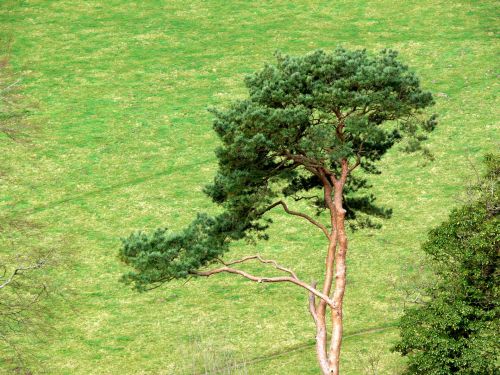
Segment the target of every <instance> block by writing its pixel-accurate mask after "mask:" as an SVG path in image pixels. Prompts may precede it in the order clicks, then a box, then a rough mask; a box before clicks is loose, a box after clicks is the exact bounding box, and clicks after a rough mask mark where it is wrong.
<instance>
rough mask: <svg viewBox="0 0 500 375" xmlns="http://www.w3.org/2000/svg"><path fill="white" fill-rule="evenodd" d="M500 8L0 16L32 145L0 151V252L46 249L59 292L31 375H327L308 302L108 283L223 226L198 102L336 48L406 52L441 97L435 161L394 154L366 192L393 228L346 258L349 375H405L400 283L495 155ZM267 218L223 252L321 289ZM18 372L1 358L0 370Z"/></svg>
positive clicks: (236, 287)
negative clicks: (254, 259) (236, 367)
mask: <svg viewBox="0 0 500 375" xmlns="http://www.w3.org/2000/svg"><path fill="white" fill-rule="evenodd" d="M497 4H498V2H495V1H437V0H432V1H431V0H421V1H383V0H380V1H363V0H360V1H355V2H354V1H326V2H312V1H294V2H287V1H272V2H253V3H252V2H245V1H144V2H131V1H111V0H110V1H85V2H83V1H14V0H6V1H2V2H1V3H0V37H1V38H2V40H3V41H5V40H7V39H9V38H13V45H12V50H11V64H12V66H13V68H14V70H15V71H16V72H17V74H18V75H19V76H20V77H21V78H22V79H23V81H22V82H23V88H22V90H23V95H24V97H25V99H26V102H27V103H30V108H31V115H30V117H29V123H30V124H31V125H32V129H33V130H32V131H30V132H28V133H27V134H26V135H25V136H26V138H27V139H25V140H20V141H16V142H13V141H11V140H10V139H8V138H6V137H4V138H2V137H1V136H0V151H1V153H0V168H2V170H3V171H4V173H5V174H4V175H3V176H2V179H1V180H0V218H1V220H2V221H3V223H4V225H3V226H2V228H3V232H1V233H0V251H1V252H5V253H7V252H11V253H13V252H30V251H33V250H34V249H37V250H41V251H49V252H50V253H51V254H52V255H53V257H52V265H51V267H50V268H49V269H48V270H47V271H48V272H49V276H50V278H51V279H52V280H53V281H52V284H53V287H54V288H55V289H56V290H57V292H58V296H57V297H54V298H52V299H51V300H50V301H53V302H51V303H50V306H49V307H50V311H51V315H50V317H49V318H48V319H50V324H51V327H52V328H51V329H50V330H48V331H47V332H42V333H41V335H40V338H39V339H32V340H27V339H19V340H20V341H19V345H21V347H22V348H24V350H25V351H27V352H29V353H30V354H31V355H30V356H29V358H28V359H27V365H28V366H29V368H31V369H32V371H33V373H34V374H38V373H47V374H54V375H58V374H82V375H83V374H123V375H125V374H155V375H156V374H168V375H181V374H197V373H200V374H201V373H203V372H204V366H205V364H207V363H209V362H210V363H212V364H214V363H216V364H221V365H222V364H224V363H226V364H227V363H235V362H240V361H248V362H249V363H248V364H247V365H245V366H244V368H241V369H240V373H246V374H262V375H264V374H266V375H272V374H291V375H295V374H297V375H298V374H317V373H318V369H317V366H316V361H315V355H314V349H313V347H312V346H310V345H309V346H307V344H309V343H311V342H312V340H313V338H314V324H313V322H312V320H311V318H310V316H309V314H308V311H307V296H306V295H305V293H304V292H303V291H302V290H300V289H299V288H296V287H293V286H284V285H255V284H253V283H250V282H247V281H245V280H241V279H238V278H236V277H234V276H233V277H232V276H220V277H214V278H210V279H208V280H207V279H204V280H197V281H191V282H189V283H188V284H187V285H182V284H181V283H172V284H170V285H168V286H165V287H163V288H160V289H156V290H154V291H151V292H148V293H145V294H138V293H136V292H134V291H132V290H130V288H128V287H126V286H124V285H123V284H122V283H120V282H119V277H120V275H121V274H122V273H123V272H125V271H126V268H125V267H124V266H123V265H122V264H120V263H119V261H118V259H117V252H118V248H119V246H120V237H123V236H126V235H128V234H129V233H130V232H131V231H133V230H135V229H140V228H144V229H151V228H155V227H158V226H162V225H168V226H169V227H172V228H174V229H175V228H181V227H182V226H183V225H185V224H187V223H188V222H189V221H190V220H191V219H192V218H193V216H194V215H195V213H196V212H197V211H200V210H203V211H209V212H210V211H212V212H213V211H214V209H215V208H214V207H213V205H212V204H211V203H210V202H208V200H207V199H206V198H205V196H204V194H203V193H202V187H203V185H204V184H206V183H208V182H209V181H210V180H211V178H212V176H213V174H214V172H215V168H216V164H215V156H214V153H213V150H214V148H215V146H216V144H217V140H216V137H215V134H214V133H213V132H212V130H211V116H210V114H209V113H208V112H207V111H206V108H207V107H208V106H210V105H217V106H223V105H224V104H226V103H227V102H228V101H229V100H231V99H234V98H238V97H241V96H242V95H244V94H245V91H244V87H243V82H242V79H243V77H244V75H245V74H246V73H248V72H251V71H253V70H255V69H258V68H259V67H261V66H262V65H263V64H264V63H265V62H267V61H271V60H272V59H273V52H274V51H275V50H276V49H280V50H281V51H283V52H285V53H290V54H303V53H306V52H308V51H311V50H313V49H316V48H323V49H327V50H331V49H334V48H335V47H336V46H339V45H342V46H345V47H348V48H367V49H368V50H370V51H377V50H379V49H382V48H384V47H390V48H393V49H397V50H399V51H400V53H401V57H402V59H403V60H404V61H405V62H406V63H408V64H409V65H411V66H412V67H413V68H415V70H416V71H417V72H418V73H419V75H420V76H421V77H422V83H423V86H424V87H425V88H427V89H429V90H431V91H432V92H433V93H435V94H436V101H437V105H436V106H435V107H434V110H435V111H436V112H437V113H438V114H439V121H440V123H439V127H438V128H437V129H436V131H435V132H434V133H433V134H432V136H431V138H430V140H429V142H428V143H427V145H428V146H429V148H430V149H431V151H432V152H433V153H434V155H435V161H434V162H433V163H431V164H429V165H424V164H425V163H423V160H422V159H419V158H416V157H415V156H410V155H408V156H404V155H403V156H401V154H399V153H397V152H395V150H393V151H394V152H391V153H389V155H387V157H385V158H384V160H383V161H382V163H381V166H382V170H383V174H382V175H379V176H375V177H373V178H372V179H371V180H372V182H373V184H374V189H375V192H376V194H378V196H379V201H380V202H381V203H384V204H387V205H389V206H390V207H392V208H393V209H394V215H393V218H392V219H391V220H389V221H387V222H385V224H384V227H383V228H382V229H381V230H378V231H359V232H356V233H354V234H352V235H351V238H352V239H351V242H350V253H349V255H348V258H349V259H348V266H349V269H348V272H349V275H348V291H347V294H346V302H345V310H346V311H345V317H346V318H345V332H346V339H345V346H344V352H343V367H342V369H343V372H344V374H346V375H351V374H365V373H366V374H371V372H368V370H367V368H368V367H369V365H370V363H371V362H374V361H375V362H377V366H378V370H379V372H378V373H379V374H397V373H398V372H399V371H400V370H401V368H403V366H404V361H403V360H402V359H401V358H399V356H398V355H397V354H394V353H391V352H390V351H389V348H390V347H391V345H392V344H393V343H394V341H395V340H396V339H397V329H396V328H395V327H394V325H395V324H396V322H397V318H398V316H399V314H400V313H401V310H402V306H403V295H402V293H400V291H399V290H398V286H400V285H403V284H408V283H409V282H410V280H412V279H414V278H417V279H418V275H419V271H418V269H417V268H416V267H415V264H417V262H418V261H419V260H420V259H421V258H422V252H421V251H420V249H419V243H420V242H421V241H422V240H423V239H424V238H425V234H426V231H427V230H428V229H430V228H431V227H432V226H435V225H436V224H438V223H439V222H440V221H442V220H443V219H444V218H445V217H446V216H447V213H448V212H449V210H450V208H451V207H453V206H454V205H456V204H457V203H458V201H457V196H458V194H459V193H461V192H462V191H463V190H464V187H465V186H466V184H467V183H468V181H469V180H470V179H471V178H474V176H475V173H476V172H475V170H474V167H473V166H474V165H478V161H479V160H480V159H481V157H482V155H483V154H484V153H485V152H488V151H492V150H494V149H495V148H497V147H498V140H499V135H498V129H499V127H498V121H497V120H498V115H499V111H498V108H499V103H498V79H497V77H498V64H496V61H497V60H498V41H497V35H498V21H497V19H498V15H499V9H498V6H497ZM478 168H480V167H478ZM274 215H275V218H276V224H275V225H274V227H273V229H272V231H271V240H270V241H269V242H267V243H260V244H258V245H257V246H256V249H254V248H250V247H253V246H247V245H244V244H242V245H241V246H238V247H236V248H235V249H234V252H233V254H232V256H233V257H237V256H239V255H243V254H246V253H256V252H259V253H261V254H262V255H265V256H269V257H273V258H275V259H278V260H279V261H280V262H281V263H283V264H285V265H288V266H293V268H294V269H295V270H296V272H297V273H299V275H301V276H302V278H303V279H304V280H310V279H312V278H313V277H315V278H317V277H318V276H320V275H321V273H322V271H321V270H322V265H323V256H324V253H325V246H326V244H324V243H323V239H322V237H321V235H320V234H318V233H317V232H316V231H315V230H314V229H312V228H309V226H308V225H307V223H303V222H301V221H297V220H293V219H291V218H289V217H287V216H285V215H284V214H283V215H281V214H280V213H279V212H275V213H274ZM20 223H24V224H23V225H21V224H20ZM379 328H380V329H379ZM382 328H383V329H382ZM363 331H367V332H366V333H364V334H356V333H360V332H363ZM291 349H295V350H292V351H290V350H291ZM4 353H5V355H4ZM270 355H271V356H270ZM8 356H9V352H8V351H7V349H6V348H3V347H1V346H0V358H1V357H7V358H8ZM267 356H270V357H269V358H266V357H267ZM375 357H376V358H375ZM207 366H208V365H207ZM11 368H12V364H11V363H10V362H9V361H4V362H3V363H2V362H1V361H0V372H1V373H5V374H9V373H11Z"/></svg>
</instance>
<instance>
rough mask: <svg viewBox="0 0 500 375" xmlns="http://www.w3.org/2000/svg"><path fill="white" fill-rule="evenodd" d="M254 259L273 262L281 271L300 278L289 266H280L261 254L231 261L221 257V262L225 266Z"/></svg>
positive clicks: (268, 262)
mask: <svg viewBox="0 0 500 375" xmlns="http://www.w3.org/2000/svg"><path fill="white" fill-rule="evenodd" d="M252 259H257V260H258V261H260V262H261V263H267V264H272V265H273V266H274V268H276V269H278V270H280V271H283V272H286V273H288V274H290V276H292V277H293V278H294V279H297V280H298V277H297V275H296V274H295V272H293V271H292V270H290V269H288V268H285V267H283V266H280V265H279V264H278V263H277V262H276V261H275V260H273V259H263V258H262V257H261V256H260V255H249V256H247V257H244V258H241V259H237V260H233V261H231V262H224V261H223V260H222V259H219V262H221V263H222V264H223V265H225V266H231V265H233V264H238V263H243V262H246V261H247V260H252Z"/></svg>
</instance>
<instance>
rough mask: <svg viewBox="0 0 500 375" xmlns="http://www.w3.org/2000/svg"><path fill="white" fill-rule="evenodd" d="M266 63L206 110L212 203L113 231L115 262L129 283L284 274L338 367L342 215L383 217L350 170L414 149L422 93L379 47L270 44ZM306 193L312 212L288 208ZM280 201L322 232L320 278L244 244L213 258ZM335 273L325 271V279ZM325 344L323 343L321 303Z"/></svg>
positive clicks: (247, 234) (326, 357)
mask: <svg viewBox="0 0 500 375" xmlns="http://www.w3.org/2000/svg"><path fill="white" fill-rule="evenodd" d="M276 58H277V61H276V64H274V65H273V64H268V65H265V66H264V68H263V69H261V70H259V71H257V72H255V73H254V74H252V75H249V76H248V77H246V79H245V85H246V87H247V89H248V97H247V98H246V99H244V100H239V101H235V102H233V103H232V104H231V105H230V106H229V107H228V108H226V109H223V110H213V114H214V116H215V121H214V130H215V132H216V133H217V135H218V136H219V138H220V140H221V143H222V145H221V146H220V147H219V148H218V149H217V151H216V154H217V158H218V164H219V170H218V172H217V174H216V176H215V178H214V181H213V183H212V184H210V185H209V186H207V187H206V188H205V192H206V194H207V195H208V196H209V197H210V198H211V199H212V200H213V202H215V203H216V204H218V205H220V206H221V207H222V213H221V214H220V215H218V216H215V217H211V216H209V215H206V214H201V213H200V214H199V215H198V216H197V217H196V219H195V220H194V221H193V222H192V223H191V224H190V225H189V226H188V227H186V228H185V229H184V230H182V231H180V232H177V233H174V232H171V231H169V230H165V229H159V230H157V231H155V232H154V233H152V234H146V233H142V232H139V233H134V234H132V235H131V236H130V237H129V238H127V239H126V240H125V241H124V245H123V248H122V250H121V258H122V260H123V261H125V262H126V263H128V264H129V265H131V266H133V268H134V269H135V271H134V272H131V273H129V274H128V275H126V276H125V279H126V280H128V281H129V282H132V283H134V284H135V285H136V287H137V288H139V289H142V290H144V289H146V288H148V287H152V286H156V285H159V284H161V283H164V282H168V281H170V280H173V279H182V278H187V277H189V276H195V277H206V276H211V275H215V274H218V273H223V272H224V273H233V274H237V275H240V276H243V277H246V278H247V279H249V280H252V281H256V282H265V283H267V282H272V283H277V282H288V283H293V284H295V285H297V286H299V287H301V288H304V289H305V290H306V291H307V292H308V293H309V309H310V313H311V315H312V317H313V319H314V322H315V324H316V341H317V345H316V352H317V357H318V362H319V365H320V368H321V371H322V373H323V374H338V373H339V360H340V346H341V341H342V330H343V326H342V302H343V297H344V291H345V286H346V255H347V248H348V243H347V234H346V220H349V222H350V223H352V224H353V225H357V226H358V227H359V226H366V225H373V224H374V222H373V220H371V219H370V217H374V216H375V217H388V216H389V214H390V211H389V210H386V209H383V208H381V207H378V206H377V205H376V204H375V197H374V196H373V195H371V194H370V193H369V185H368V184H367V181H366V179H365V178H364V177H363V175H362V174H360V173H354V172H355V171H356V172H357V170H363V171H364V173H365V174H366V173H379V170H378V169H377V166H376V162H377V161H378V160H380V158H381V157H382V156H383V155H384V154H385V153H386V152H387V151H388V150H389V149H390V148H391V147H392V146H393V145H394V144H396V143H398V142H404V146H403V147H401V148H400V150H405V151H415V150H418V149H421V147H420V142H421V141H422V140H424V139H425V133H426V132H429V131H431V130H433V128H434V126H435V124H436V121H435V118H434V117H430V118H427V117H424V114H423V110H424V108H426V107H428V106H430V105H432V104H433V99H432V96H431V94H430V93H429V92H425V91H422V90H421V88H420V84H419V80H418V78H417V76H416V75H415V74H414V73H413V72H411V71H410V70H409V69H408V67H407V66H406V65H404V64H402V63H401V62H400V61H399V60H398V58H397V53H396V52H394V51H391V50H384V51H381V52H380V53H379V54H377V55H370V54H369V53H367V52H366V51H364V50H355V51H349V50H346V49H342V48H339V49H336V50H335V51H334V52H332V53H327V52H324V51H321V50H318V51H315V52H313V53H311V54H307V55H305V56H299V57H292V56H285V55H282V54H279V53H278V54H277V55H276ZM301 199H304V200H309V201H310V203H311V205H312V206H313V209H314V210H316V211H319V212H321V211H326V212H327V215H326V216H327V217H328V219H327V223H324V222H322V221H321V216H315V215H314V214H313V215H311V214H310V213H306V212H298V211H296V210H294V209H292V208H290V207H289V204H290V202H292V201H294V200H301ZM275 208H282V209H283V210H284V211H285V212H287V213H288V214H290V215H292V216H295V217H297V219H300V220H307V221H308V222H309V223H310V224H312V225H313V226H315V227H317V229H318V230H319V232H320V233H321V234H322V235H323V236H324V237H325V239H326V242H327V247H326V248H327V249H326V266H325V274H324V280H323V283H322V287H321V288H317V283H315V282H314V283H307V282H304V281H302V280H300V279H299V278H298V276H297V275H296V273H295V272H293V271H292V270H290V269H288V268H285V267H283V266H281V265H279V264H278V263H276V262H275V261H274V260H268V259H264V258H262V257H260V256H259V255H251V256H248V257H245V258H242V259H239V260H235V261H226V260H223V257H225V255H226V253H227V252H228V251H229V250H230V245H231V243H232V242H234V241H239V240H242V239H254V240H258V239H267V234H266V229H267V228H268V227H269V225H270V224H271V223H270V221H269V219H268V218H267V217H266V214H267V213H268V212H269V211H270V210H272V209H275ZM251 260H253V261H259V262H262V263H264V264H268V265H270V266H274V267H275V268H276V269H277V271H280V272H282V273H283V276H276V277H261V276H256V275H252V274H249V273H247V272H245V271H243V270H241V269H240V268H238V267H237V265H240V264H241V263H245V262H248V261H251ZM334 280H335V282H334ZM328 312H330V313H331V317H332V326H333V327H332V332H331V335H330V336H331V345H330V348H328V347H327V336H328V335H327V326H326V317H327V313H328Z"/></svg>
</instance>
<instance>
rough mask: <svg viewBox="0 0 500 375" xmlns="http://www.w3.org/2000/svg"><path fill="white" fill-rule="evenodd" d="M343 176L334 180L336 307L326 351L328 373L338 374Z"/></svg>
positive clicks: (342, 279)
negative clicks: (336, 246) (328, 349)
mask: <svg viewBox="0 0 500 375" xmlns="http://www.w3.org/2000/svg"><path fill="white" fill-rule="evenodd" d="M344 183H345V178H341V179H340V180H339V181H336V182H335V185H334V188H335V196H334V205H335V224H336V225H335V226H336V232H337V240H338V248H337V251H336V254H335V289H334V293H333V302H334V303H335V306H336V309H335V310H332V338H331V344H330V351H329V353H328V363H329V366H330V374H334V375H339V373H340V368H339V367H340V347H341V345H342V333H343V319H342V303H343V300H344V293H345V287H346V253H347V235H346V232H345V213H346V211H345V210H344V207H343V205H342V203H343V188H344Z"/></svg>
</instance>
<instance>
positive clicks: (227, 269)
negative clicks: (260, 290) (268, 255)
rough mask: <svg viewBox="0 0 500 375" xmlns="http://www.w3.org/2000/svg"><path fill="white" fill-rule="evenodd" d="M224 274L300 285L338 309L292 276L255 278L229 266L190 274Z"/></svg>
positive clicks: (207, 275)
mask: <svg viewBox="0 0 500 375" xmlns="http://www.w3.org/2000/svg"><path fill="white" fill-rule="evenodd" d="M224 272H226V273H233V274H236V275H240V276H243V277H244V278H246V279H248V280H251V281H255V282H257V283H279V282H289V283H292V284H295V285H298V286H300V287H302V288H304V289H306V290H308V291H309V292H310V293H312V294H313V295H315V296H316V297H318V298H321V299H322V300H323V301H325V302H326V303H327V304H328V305H329V306H331V307H332V308H333V309H335V308H336V307H335V304H334V303H333V301H332V300H331V299H330V297H328V296H327V295H325V294H323V293H321V292H320V291H318V290H316V289H315V288H313V287H312V286H311V285H308V284H307V283H305V282H303V281H301V280H299V279H296V278H294V277H290V276H281V277H265V276H264V277H263V276H254V275H251V274H249V273H248V272H245V271H242V270H239V269H236V268H231V267H227V266H224V267H221V268H216V269H213V270H208V271H191V272H190V273H191V274H193V275H197V276H206V277H209V276H212V275H215V274H218V273H224Z"/></svg>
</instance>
